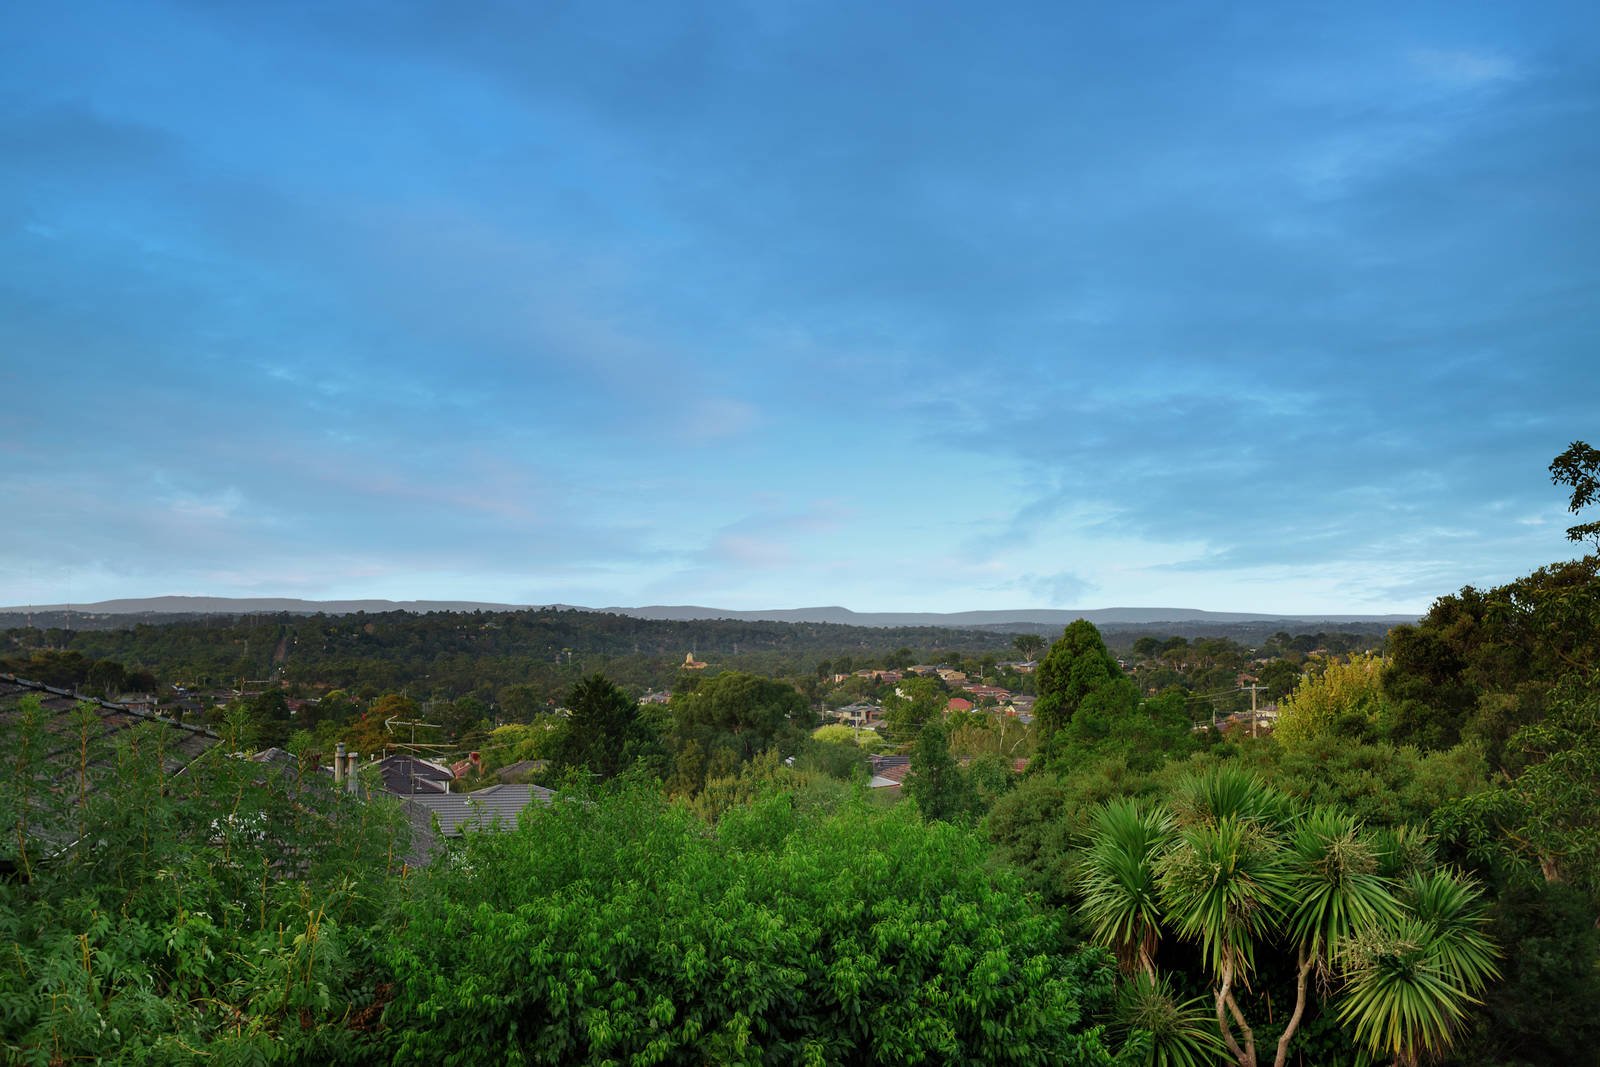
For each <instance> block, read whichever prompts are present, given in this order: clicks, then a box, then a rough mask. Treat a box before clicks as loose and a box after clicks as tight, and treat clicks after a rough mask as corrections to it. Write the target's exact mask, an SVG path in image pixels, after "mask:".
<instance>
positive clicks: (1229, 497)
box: [0, 0, 1600, 612]
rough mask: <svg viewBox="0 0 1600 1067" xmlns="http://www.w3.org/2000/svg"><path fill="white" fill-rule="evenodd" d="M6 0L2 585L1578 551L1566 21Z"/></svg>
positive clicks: (1591, 230)
mask: <svg viewBox="0 0 1600 1067" xmlns="http://www.w3.org/2000/svg"><path fill="white" fill-rule="evenodd" d="M1522 7H1523V6H1519V5H1507V4H1498V3H1497V4H1492V5H1490V4H1482V5H1480V4H1472V3H1461V2H1452V3H1440V4H1394V3H1392V2H1385V3H1371V4H1365V3H1339V4H1328V5H1310V4H1292V5H1285V4H1279V3H1237V4H1232V5H1192V4H1179V3H1172V4H1160V3H1152V4H1145V5H1132V6H1130V5H1124V4H1096V5H1084V4H1062V3H1042V4H1038V5H1025V4H1001V5H974V4H965V3H963V4H942V3H933V2H919V3H917V4H883V5H862V4H832V3H805V2H800V3H784V4H741V3H733V2H718V3H709V4H693V3H682V4H614V3H607V2H600V0H586V2H584V3H581V4H556V3H538V4H535V3H526V4H512V3H504V4H496V3H485V4H477V5H461V4H446V3H438V4H426V3H410V4H408V3H391V2H385V3H367V4H362V3H343V4H322V3H304V4H296V3H288V2H283V3H272V4H237V5H229V4H222V3H201V2H177V3H167V4H163V3H143V2H136V0H121V2H118V3H110V4H103V5H95V4H88V3H81V4H59V3H28V2H22V3H19V4H13V5H11V6H10V7H9V8H8V14H7V17H6V19H5V20H4V23H3V25H0V53H3V54H4V55H5V56H6V57H7V60H6V62H5V63H4V64H0V391H3V393H4V395H6V396H7V397H8V399H9V401H10V402H9V403H8V404H6V406H5V407H6V410H5V414H4V417H3V418H0V499H4V501H5V513H6V515H7V519H8V521H7V523H6V526H7V532H6V535H5V536H4V537H3V538H0V603H12V604H23V603H55V602H62V601H74V602H80V603H82V602H88V601H93V600H98V599H103V598H109V597H116V596H147V595H159V594H170V593H184V594H208V595H285V596H303V597H309V598H334V597H358V596H375V597H392V598H451V599H455V598H460V599H478V600H492V601H501V602H514V603H547V602H554V601H560V602H566V603H578V604H588V605H592V606H603V605H634V604H646V603H700V604H713V605H718V606H725V607H731V608H762V607H787V606H800V605H812V604H842V605H845V606H847V607H852V608H855V609H858V610H964V609H976V608H1000V607H1023V606H1029V607H1061V608H1073V607H1105V606H1120V605H1164V606H1187V607H1203V608H1212V609H1218V610H1243V611H1269V612H1297V611H1301V612H1313V611H1320V612H1381V611H1420V610H1424V609H1425V608H1426V607H1427V605H1428V603H1429V602H1430V601H1431V600H1432V598H1433V597H1435V596H1437V595H1440V594H1443V593H1447V592H1451V591H1453V590H1455V589H1457V588H1459V587H1460V586H1462V585H1465V584H1468V583H1472V584H1480V585H1481V584H1485V583H1494V582H1499V581H1503V580H1506V579H1509V578H1511V577H1514V576H1515V575H1517V574H1521V573H1525V572H1526V571H1528V570H1530V569H1532V568H1533V567H1535V566H1538V565H1540V564H1542V563H1545V562H1548V561H1550V560H1553V559H1557V558H1564V557H1566V556H1570V555H1573V554H1575V548H1574V546H1570V545H1568V543H1567V542H1566V541H1565V540H1564V538H1563V536H1562V531H1563V529H1564V527H1565V525H1566V515H1565V512H1564V505H1565V497H1564V496H1563V494H1562V493H1561V491H1560V490H1559V489H1558V488H1556V487H1553V486H1551V485H1550V484H1549V481H1548V476H1547V474H1546V472H1545V467H1546V465H1547V464H1548V463H1549V461H1550V459H1551V458H1552V457H1554V456H1555V455H1556V454H1557V453H1558V452H1560V451H1561V450H1562V449H1564V448H1565V447H1566V445H1567V444H1568V443H1569V442H1570V441H1572V440H1573V439H1576V438H1583V439H1587V440H1591V441H1593V440H1595V439H1596V438H1597V437H1600V423H1597V419H1596V415H1597V413H1600V412H1597V404H1596V388H1595V387H1596V385H1597V383H1600V348H1597V347H1596V341H1597V338H1600V300H1597V294H1600V197H1597V196H1596V195H1595V190H1596V189H1597V188H1600V63H1596V61H1595V55H1594V47H1593V46H1594V43H1595V42H1596V40H1600V35H1597V31H1600V7H1597V6H1596V5H1593V4H1590V3H1572V4H1560V3H1550V4H1542V5H1537V6H1531V5H1529V6H1526V8H1527V9H1526V10H1523V9H1522Z"/></svg>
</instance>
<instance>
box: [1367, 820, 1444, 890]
mask: <svg viewBox="0 0 1600 1067" xmlns="http://www.w3.org/2000/svg"><path fill="white" fill-rule="evenodd" d="M1372 838H1373V845H1374V847H1375V850H1376V853H1377V857H1378V873H1379V874H1381V875H1382V876H1383V877H1385V878H1391V879H1394V880H1396V881H1398V880H1400V879H1403V878H1406V877H1407V876H1409V875H1410V874H1412V873H1413V872H1415V871H1426V870H1431V869H1432V868H1433V866H1434V864H1435V863H1437V862H1438V857H1437V850H1436V849H1435V848H1434V843H1433V835H1432V834H1430V833H1428V831H1427V830H1425V829H1424V828H1422V827H1420V826H1412V825H1410V824H1409V823H1402V824H1401V825H1399V826H1385V827H1381V828H1379V829H1378V830H1376V831H1374V832H1373V835H1372Z"/></svg>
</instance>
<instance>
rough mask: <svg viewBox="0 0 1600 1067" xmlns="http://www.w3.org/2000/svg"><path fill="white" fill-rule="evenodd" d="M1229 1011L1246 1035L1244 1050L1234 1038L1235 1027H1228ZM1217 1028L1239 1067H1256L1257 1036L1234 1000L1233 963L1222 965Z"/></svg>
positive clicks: (1218, 990) (1218, 989)
mask: <svg viewBox="0 0 1600 1067" xmlns="http://www.w3.org/2000/svg"><path fill="white" fill-rule="evenodd" d="M1229 1011H1232V1013H1233V1017H1234V1019H1235V1020H1237V1021H1238V1023H1239V1029H1240V1031H1241V1032H1242V1033H1243V1034H1244V1048H1240V1047H1239V1042H1238V1041H1237V1040H1235V1039H1234V1036H1233V1027H1232V1026H1229V1025H1228V1013H1229ZM1217 1028H1218V1029H1220V1030H1221V1031H1222V1040H1223V1042H1224V1043H1225V1044H1226V1045H1227V1046H1228V1051H1229V1052H1231V1053H1233V1058H1234V1060H1235V1061H1237V1063H1238V1064H1239V1067H1256V1042H1255V1035H1254V1034H1252V1033H1251V1032H1250V1027H1249V1026H1248V1025H1246V1023H1245V1021H1244V1014H1243V1013H1242V1012H1241V1011H1239V1005H1238V1004H1236V1003H1235V1002H1234V999H1233V964H1232V963H1225V964H1223V965H1222V984H1221V985H1220V986H1218V987H1217Z"/></svg>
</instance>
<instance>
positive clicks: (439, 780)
mask: <svg viewBox="0 0 1600 1067" xmlns="http://www.w3.org/2000/svg"><path fill="white" fill-rule="evenodd" d="M377 767H378V773H379V775H381V776H382V778H383V788H384V789H385V790H386V791H387V792H390V793H396V794H399V795H401V796H410V795H412V794H414V793H428V794H434V793H446V792H448V791H449V789H450V780H451V779H452V778H454V777H455V775H453V774H451V773H450V768H448V767H441V766H440V765H439V764H437V763H432V762H429V761H428V760H425V759H418V758H417V757H415V756H404V755H401V756H386V757H384V758H383V759H381V760H379V761H378V762H377Z"/></svg>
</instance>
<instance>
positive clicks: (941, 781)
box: [905, 719, 977, 822]
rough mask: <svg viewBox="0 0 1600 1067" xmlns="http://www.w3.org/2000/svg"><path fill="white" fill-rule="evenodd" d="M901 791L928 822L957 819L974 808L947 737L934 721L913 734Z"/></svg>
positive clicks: (973, 796)
mask: <svg viewBox="0 0 1600 1067" xmlns="http://www.w3.org/2000/svg"><path fill="white" fill-rule="evenodd" d="M905 792H906V796H908V797H910V798H911V799H912V800H914V801H916V804H917V810H918V811H919V812H921V813H922V817H923V818H924V819H927V820H928V821H930V822H932V821H935V820H942V821H945V822H948V821H950V820H951V819H958V818H960V817H961V816H963V815H967V814H970V813H971V812H972V811H973V810H975V809H976V807H977V797H976V795H975V794H974V792H973V789H972V785H971V783H970V782H968V781H967V779H966V776H965V775H963V774H962V773H961V768H960V767H959V766H958V765H957V764H956V761H955V759H954V757H952V756H951V755H950V737H949V735H948V734H947V733H945V729H944V724H943V723H941V722H940V721H939V720H938V719H933V720H931V721H930V722H928V723H926V724H924V725H923V727H922V732H921V733H919V734H918V735H917V743H916V745H915V746H914V747H913V748H912V750H911V769H910V770H909V771H908V772H907V773H906V780H905Z"/></svg>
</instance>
